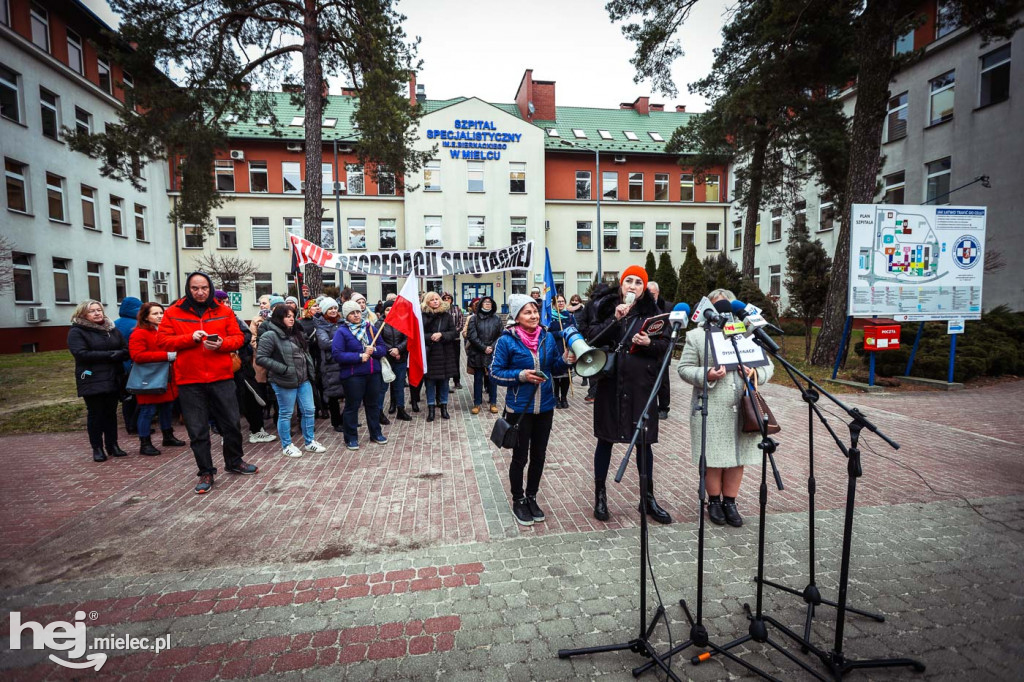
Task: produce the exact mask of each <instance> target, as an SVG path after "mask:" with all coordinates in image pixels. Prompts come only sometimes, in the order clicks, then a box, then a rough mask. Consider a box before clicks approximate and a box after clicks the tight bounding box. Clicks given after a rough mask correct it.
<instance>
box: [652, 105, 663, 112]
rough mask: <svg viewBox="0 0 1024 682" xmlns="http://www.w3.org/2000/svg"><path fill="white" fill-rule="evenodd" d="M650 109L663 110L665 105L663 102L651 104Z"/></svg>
mask: <svg viewBox="0 0 1024 682" xmlns="http://www.w3.org/2000/svg"><path fill="white" fill-rule="evenodd" d="M651 111H665V105H664V104H652V105H651Z"/></svg>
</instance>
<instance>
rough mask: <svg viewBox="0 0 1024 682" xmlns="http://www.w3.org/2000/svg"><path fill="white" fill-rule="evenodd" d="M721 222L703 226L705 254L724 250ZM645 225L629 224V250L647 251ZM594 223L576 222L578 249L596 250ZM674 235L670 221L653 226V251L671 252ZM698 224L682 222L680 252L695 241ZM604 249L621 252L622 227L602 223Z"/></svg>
mask: <svg viewBox="0 0 1024 682" xmlns="http://www.w3.org/2000/svg"><path fill="white" fill-rule="evenodd" d="M721 229H722V224H721V223H706V224H705V226H704V237H705V241H704V249H705V250H706V251H719V250H721V248H722V247H721V241H720V233H721ZM644 230H645V223H643V222H638V221H632V222H630V223H629V234H628V240H629V241H628V247H629V250H630V251H646V250H647V249H648V247H647V246H646V245H645V242H644ZM593 232H594V223H593V222H591V221H589V220H577V221H576V250H577V251H592V250H593V249H594V235H593ZM671 232H672V224H671V223H668V222H656V223H654V250H655V251H668V250H669V249H670V248H671V247H670V246H669V239H670V235H671ZM696 233H697V223H680V225H679V235H680V251H686V248H687V247H688V246H689V245H690V244H691V243H694V242H695V239H696ZM601 250H602V251H618V250H619V224H618V223H617V222H612V221H608V222H602V223H601Z"/></svg>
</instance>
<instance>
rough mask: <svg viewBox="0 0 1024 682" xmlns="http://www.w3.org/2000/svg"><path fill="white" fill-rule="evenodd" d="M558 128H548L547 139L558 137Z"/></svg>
mask: <svg viewBox="0 0 1024 682" xmlns="http://www.w3.org/2000/svg"><path fill="white" fill-rule="evenodd" d="M558 136H559V135H558V128H548V137H558Z"/></svg>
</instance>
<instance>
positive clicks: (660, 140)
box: [647, 132, 665, 142]
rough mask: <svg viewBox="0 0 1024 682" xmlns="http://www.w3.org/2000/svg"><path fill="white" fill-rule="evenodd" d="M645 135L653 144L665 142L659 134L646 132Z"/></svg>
mask: <svg viewBox="0 0 1024 682" xmlns="http://www.w3.org/2000/svg"><path fill="white" fill-rule="evenodd" d="M647 134H648V135H650V136H651V139H652V140H654V141H655V142H664V141H665V138H664V137H662V136H661V133H655V132H648V133H647Z"/></svg>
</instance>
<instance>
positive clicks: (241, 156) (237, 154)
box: [231, 149, 245, 161]
mask: <svg viewBox="0 0 1024 682" xmlns="http://www.w3.org/2000/svg"><path fill="white" fill-rule="evenodd" d="M231 158H232V159H234V160H235V161H245V152H243V151H242V150H241V149H232V150H231Z"/></svg>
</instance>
